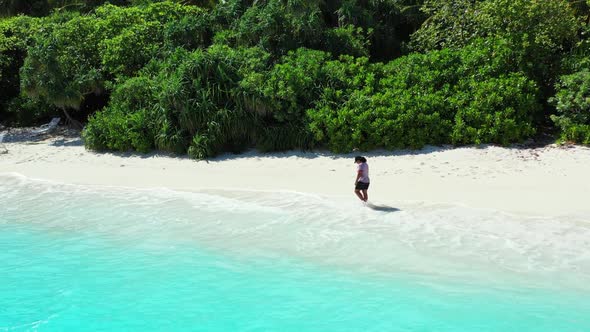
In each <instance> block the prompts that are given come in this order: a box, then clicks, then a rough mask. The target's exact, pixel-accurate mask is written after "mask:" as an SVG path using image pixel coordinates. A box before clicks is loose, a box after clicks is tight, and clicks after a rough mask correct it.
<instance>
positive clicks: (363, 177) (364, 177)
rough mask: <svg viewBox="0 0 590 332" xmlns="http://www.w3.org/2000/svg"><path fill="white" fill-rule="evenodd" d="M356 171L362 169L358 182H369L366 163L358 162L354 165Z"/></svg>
mask: <svg viewBox="0 0 590 332" xmlns="http://www.w3.org/2000/svg"><path fill="white" fill-rule="evenodd" d="M356 170H357V172H358V171H362V172H363V173H362V174H361V177H360V178H359V181H360V182H364V183H369V182H370V180H369V165H367V163H360V164H358V165H357V167H356Z"/></svg>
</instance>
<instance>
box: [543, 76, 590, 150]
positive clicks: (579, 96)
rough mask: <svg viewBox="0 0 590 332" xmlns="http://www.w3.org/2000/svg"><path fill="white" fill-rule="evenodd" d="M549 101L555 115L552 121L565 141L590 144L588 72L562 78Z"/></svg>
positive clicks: (589, 82) (589, 88)
mask: <svg viewBox="0 0 590 332" xmlns="http://www.w3.org/2000/svg"><path fill="white" fill-rule="evenodd" d="M556 90H557V92H556V95H555V97H554V98H552V99H551V101H552V102H553V104H554V105H555V108H556V109H557V115H554V116H552V119H553V121H554V122H555V124H556V125H557V126H558V128H560V129H561V138H562V139H563V140H566V141H573V142H577V143H583V144H590V70H588V69H583V70H581V71H578V72H576V73H573V74H570V75H565V76H562V77H561V79H560V81H559V82H558V83H557V85H556Z"/></svg>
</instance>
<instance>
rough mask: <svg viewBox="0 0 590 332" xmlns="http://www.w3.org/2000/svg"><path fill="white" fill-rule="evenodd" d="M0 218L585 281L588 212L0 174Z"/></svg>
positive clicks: (589, 276) (301, 254) (492, 274)
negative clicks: (541, 214)
mask: <svg viewBox="0 0 590 332" xmlns="http://www.w3.org/2000/svg"><path fill="white" fill-rule="evenodd" d="M0 204H1V205H2V207H3V208H2V212H0V221H3V222H18V221H21V222H31V223H37V224H38V226H39V227H47V229H48V230H50V231H55V232H66V231H67V232H86V233H93V232H94V233H97V234H100V235H101V236H108V237H111V238H112V239H113V242H114V243H117V244H118V245H137V246H143V247H145V248H151V250H165V247H166V246H169V245H174V244H175V243H185V242H187V241H189V242H195V243H198V244H199V245H200V246H207V247H209V248H212V249H216V250H222V251H226V252H231V253H232V254H233V255H237V256H240V255H242V256H257V255H258V256H265V257H274V258H280V257H290V258H297V259H303V260H306V261H310V262H314V263H317V264H321V265H325V266H330V267H335V268H342V269H345V270H354V271H360V272H363V273H368V274H372V275H391V274H395V273H411V274H419V275H431V276H443V277H448V278H457V279H460V280H479V281H482V280H483V281H485V282H498V280H497V279H501V280H507V281H510V282H514V280H519V281H520V282H522V283H526V284H528V285H529V286H531V287H536V286H539V287H540V286H541V285H542V286H543V287H547V286H548V285H549V286H552V287H569V288H572V287H575V288H584V289H589V288H590V286H589V283H588V281H590V222H589V221H590V220H589V219H587V218H583V217H577V218H571V217H570V218H565V217H564V218H525V217H522V216H516V215H510V214H505V213H500V212H498V211H492V210H476V209H468V208H466V207H461V206H448V205H446V206H444V205H428V204H424V203H411V202H404V203H402V204H401V205H400V206H399V207H398V208H400V211H397V212H383V211H375V210H372V209H368V208H366V207H363V206H362V204H360V203H357V202H356V201H354V200H353V198H350V199H334V198H325V197H321V196H317V195H305V194H300V193H296V192H268V191H267V192H261V191H258V192H249V191H223V190H210V191H207V192H199V193H189V192H178V191H172V190H168V189H164V188H156V189H149V190H148V189H145V190H138V189H130V188H113V187H95V186H78V185H63V184H56V183H49V182H43V181H35V180H31V179H27V178H24V177H20V176H14V175H0Z"/></svg>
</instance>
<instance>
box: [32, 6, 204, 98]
mask: <svg viewBox="0 0 590 332" xmlns="http://www.w3.org/2000/svg"><path fill="white" fill-rule="evenodd" d="M200 15H201V16H202V15H203V10H202V9H200V8H197V7H193V6H184V5H181V4H178V3H173V2H170V1H163V2H155V3H150V4H147V5H144V6H139V7H117V6H113V5H105V6H102V7H100V8H98V9H97V10H96V11H95V13H93V14H91V15H85V16H79V15H74V16H73V17H72V15H69V16H65V19H64V20H62V21H56V22H54V23H52V24H45V26H44V29H42V30H39V31H38V32H37V33H35V34H34V43H33V45H32V46H31V47H30V49H29V52H28V56H27V58H26V60H25V62H24V66H23V68H22V70H21V74H22V75H21V83H22V86H23V87H24V89H25V91H26V92H27V93H28V94H29V95H30V96H42V97H44V98H46V99H47V100H48V101H49V102H50V103H52V104H54V105H56V106H58V107H61V108H73V109H78V108H79V107H80V105H81V104H82V103H83V101H84V99H85V97H86V96H87V95H89V94H90V93H94V94H105V92H106V90H107V88H108V87H109V84H107V83H108V82H109V81H113V80H114V79H116V78H122V79H124V78H128V77H131V76H133V75H135V74H136V73H137V71H138V70H139V69H141V68H142V67H143V66H145V65H146V64H147V63H148V62H149V61H150V60H151V59H153V58H156V57H158V56H159V55H160V54H161V53H163V54H168V53H167V52H162V49H163V48H164V47H166V46H167V47H170V48H173V47H175V46H176V45H174V41H172V40H171V41H167V40H165V37H166V36H171V37H174V38H178V36H177V35H175V32H174V29H173V27H174V24H176V23H175V22H178V21H181V20H182V19H183V18H187V17H193V18H197V17H199V16H200ZM55 16H56V17H61V16H62V15H61V14H56V15H55ZM162 26H164V28H162ZM166 26H169V27H170V29H172V30H169V33H168V34H167V33H166V31H167V29H166ZM185 37H186V36H185ZM195 39H196V40H199V39H202V36H195Z"/></svg>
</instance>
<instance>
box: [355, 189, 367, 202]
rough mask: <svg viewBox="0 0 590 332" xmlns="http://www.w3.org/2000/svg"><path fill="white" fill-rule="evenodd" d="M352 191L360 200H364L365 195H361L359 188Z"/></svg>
mask: <svg viewBox="0 0 590 332" xmlns="http://www.w3.org/2000/svg"><path fill="white" fill-rule="evenodd" d="M354 193H355V194H356V195H357V196H358V198H359V199H360V200H361V201H364V200H365V197H363V194H362V193H361V191H360V190H358V189H355V190H354Z"/></svg>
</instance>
